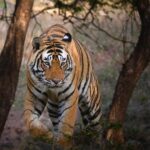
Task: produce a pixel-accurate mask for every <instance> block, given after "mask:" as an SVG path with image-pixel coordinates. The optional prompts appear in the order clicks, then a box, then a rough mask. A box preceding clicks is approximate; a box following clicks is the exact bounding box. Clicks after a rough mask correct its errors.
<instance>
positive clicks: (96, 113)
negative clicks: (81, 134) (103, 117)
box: [89, 107, 101, 120]
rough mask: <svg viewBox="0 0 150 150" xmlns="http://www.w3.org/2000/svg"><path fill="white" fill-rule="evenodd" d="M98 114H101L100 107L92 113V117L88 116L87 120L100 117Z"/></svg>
mask: <svg viewBox="0 0 150 150" xmlns="http://www.w3.org/2000/svg"><path fill="white" fill-rule="evenodd" d="M100 112H101V107H99V109H98V110H97V111H96V112H95V113H94V115H93V116H90V117H89V119H90V120H94V119H95V118H96V117H97V116H98V115H100Z"/></svg>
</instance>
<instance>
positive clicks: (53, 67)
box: [29, 33, 73, 87]
mask: <svg viewBox="0 0 150 150" xmlns="http://www.w3.org/2000/svg"><path fill="white" fill-rule="evenodd" d="M71 41H72V36H71V35H70V33H64V34H63V33H62V34H61V35H57V34H54V33H52V34H50V35H42V36H40V37H36V38H34V39H33V51H34V52H33V57H32V58H33V59H32V61H31V62H30V64H29V65H30V68H31V71H32V73H33V74H34V75H35V76H36V78H37V79H38V80H39V81H40V82H42V83H44V84H45V85H46V86H48V87H61V86H62V85H63V84H64V83H65V79H66V78H67V77H68V76H69V75H70V73H71V72H72V69H73V62H72V58H71V56H70V54H69V52H68V45H69V44H70V43H71Z"/></svg>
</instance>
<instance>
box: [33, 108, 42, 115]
mask: <svg viewBox="0 0 150 150" xmlns="http://www.w3.org/2000/svg"><path fill="white" fill-rule="evenodd" d="M34 109H35V111H36V112H37V113H38V117H39V116H40V115H41V113H42V111H40V110H39V109H38V108H37V107H34Z"/></svg>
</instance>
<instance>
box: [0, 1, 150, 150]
mask: <svg viewBox="0 0 150 150" xmlns="http://www.w3.org/2000/svg"><path fill="white" fill-rule="evenodd" d="M56 23H57V24H62V25H64V26H66V27H67V28H68V29H69V30H70V32H71V33H72V34H73V36H75V37H76V38H78V39H79V40H80V41H82V42H83V43H84V44H85V45H86V46H87V48H88V49H89V51H90V55H91V57H92V61H93V66H94V68H95V71H96V74H97V76H98V80H99V83H100V87H101V91H100V92H101V94H102V101H103V102H102V103H103V104H102V110H103V116H102V120H101V124H102V133H98V134H101V138H97V133H91V132H89V131H86V130H81V131H80V132H77V134H75V135H74V139H73V140H74V145H73V147H72V149H74V150H80V149H82V150H84V149H87V150H88V149H89V150H105V149H106V150H107V149H108V150H111V149H112V150H122V149H125V150H126V149H127V150H148V149H150V118H149V117H150V109H149V107H150V66H149V63H150V1H149V0H83V1H80V0H16V1H15V0H0V150H27V149H28V150H41V149H42V150H43V149H44V150H48V149H57V148H55V147H54V146H53V144H52V143H48V142H47V141H44V140H42V139H33V138H32V137H31V136H30V135H29V133H28V131H27V130H26V129H25V127H24V123H23V118H22V114H23V100H24V94H25V89H26V77H25V70H26V63H27V61H28V57H29V55H30V52H31V50H32V39H33V37H35V36H39V35H40V34H41V33H42V32H43V31H44V30H45V29H46V28H48V27H49V26H51V25H53V24H56Z"/></svg>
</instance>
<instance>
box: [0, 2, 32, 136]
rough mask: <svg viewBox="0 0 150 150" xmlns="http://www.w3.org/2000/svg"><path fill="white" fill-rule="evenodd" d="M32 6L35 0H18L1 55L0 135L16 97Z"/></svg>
mask: <svg viewBox="0 0 150 150" xmlns="http://www.w3.org/2000/svg"><path fill="white" fill-rule="evenodd" d="M32 6H33V0H16V6H15V11H14V14H13V17H12V20H11V24H10V26H9V29H8V32H7V38H6V42H5V45H4V48H3V51H2V53H1V55H0V136H1V133H2V131H3V128H4V125H5V122H6V119H7V116H8V113H9V110H10V108H11V105H12V103H13V101H14V97H15V91H16V87H17V82H18V76H19V69H20V65H21V60H22V55H23V46H24V41H25V35H26V32H27V27H28V24H29V21H30V14H31V11H32Z"/></svg>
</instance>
